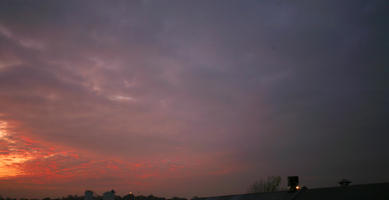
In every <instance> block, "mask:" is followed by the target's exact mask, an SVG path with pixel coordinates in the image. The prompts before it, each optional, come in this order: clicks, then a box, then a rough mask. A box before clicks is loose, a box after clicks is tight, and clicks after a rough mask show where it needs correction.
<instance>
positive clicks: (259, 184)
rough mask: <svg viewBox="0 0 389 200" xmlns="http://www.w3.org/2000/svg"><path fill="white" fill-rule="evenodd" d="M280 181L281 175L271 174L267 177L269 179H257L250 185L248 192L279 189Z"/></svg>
mask: <svg viewBox="0 0 389 200" xmlns="http://www.w3.org/2000/svg"><path fill="white" fill-rule="evenodd" d="M280 183H281V177H280V176H269V177H267V180H259V181H255V182H254V183H253V184H252V185H250V187H249V189H248V193H257V192H275V191H278V189H279V186H280Z"/></svg>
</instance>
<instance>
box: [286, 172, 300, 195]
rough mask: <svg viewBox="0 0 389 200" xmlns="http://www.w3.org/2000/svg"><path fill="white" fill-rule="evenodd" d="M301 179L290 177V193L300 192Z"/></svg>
mask: <svg viewBox="0 0 389 200" xmlns="http://www.w3.org/2000/svg"><path fill="white" fill-rule="evenodd" d="M299 189H300V187H299V177H298V176H288V190H289V192H295V191H296V190H299Z"/></svg>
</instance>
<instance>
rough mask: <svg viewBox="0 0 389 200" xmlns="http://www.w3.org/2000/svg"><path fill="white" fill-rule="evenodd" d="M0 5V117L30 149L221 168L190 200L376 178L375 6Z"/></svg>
mask: <svg viewBox="0 0 389 200" xmlns="http://www.w3.org/2000/svg"><path fill="white" fill-rule="evenodd" d="M1 4H2V6H0V42H1V45H0V52H1V54H0V58H1V61H0V97H1V99H0V108H1V113H2V114H3V115H1V116H0V117H2V118H3V119H4V120H16V121H20V122H21V123H20V129H21V130H23V129H25V130H29V133H31V134H32V135H33V136H34V137H36V138H39V139H42V140H47V141H50V142H55V143H58V144H61V145H67V146H70V147H73V148H77V149H84V150H85V151H91V152H98V153H99V154H102V155H103V154H104V155H118V156H120V157H122V158H123V159H128V158H132V159H150V160H152V159H160V158H167V159H172V160H175V162H181V163H179V164H183V165H186V166H188V168H190V167H193V166H194V165H193V163H197V162H199V163H201V165H196V166H198V168H196V169H194V171H196V170H200V171H201V170H205V169H206V168H207V167H209V166H210V165H212V166H211V167H215V168H217V169H215V170H209V171H217V170H220V169H219V168H218V166H219V167H220V166H224V167H225V165H233V167H232V168H233V169H234V170H231V172H229V174H226V175H225V176H224V178H225V179H227V178H230V179H231V180H234V181H233V183H231V184H230V185H223V186H221V185H219V186H215V185H218V183H219V182H218V181H217V180H220V182H225V180H224V179H223V178H222V177H218V179H217V180H216V181H215V182H214V183H213V182H212V183H213V184H214V185H210V187H212V188H214V190H213V191H209V190H207V189H204V190H203V191H197V192H198V193H202V194H214V193H218V191H224V189H223V188H230V189H229V190H228V191H226V192H239V191H242V190H244V189H245V188H244V187H242V186H244V185H245V184H246V185H247V184H249V183H250V182H251V181H253V180H251V179H252V177H262V176H267V175H272V174H276V175H277V174H280V175H282V176H286V175H290V174H298V175H300V176H302V177H303V180H304V176H305V177H306V178H305V180H306V183H307V184H309V185H312V186H320V185H331V184H335V182H336V181H337V179H339V178H342V176H346V177H349V178H350V179H352V180H353V179H354V180H355V181H356V182H374V181H383V180H387V179H388V178H389V174H387V173H386V174H385V171H384V169H385V168H387V167H388V164H389V163H388V162H387V161H386V160H385V159H384V158H385V157H388V152H389V150H388V148H387V147H386V146H385V141H387V140H388V139H389V138H388V136H387V134H385V133H386V132H387V131H388V125H386V122H387V121H388V117H387V116H386V113H389V107H388V103H389V102H388V100H389V96H388V95H389V94H388V89H387V86H386V85H389V83H388V79H387V77H388V75H389V74H388V73H389V71H388V70H387V65H388V63H389V60H388V57H387V56H386V54H387V53H388V48H389V46H388V45H389V40H388V38H387V35H388V32H389V30H388V26H387V25H386V22H387V21H388V20H389V16H388V14H387V12H386V10H387V8H388V3H387V2H386V1H378V0H377V1H362V0H361V1H343V2H338V1H320V2H318V1H315V2H312V1H303V0H295V1H265V2H257V1H243V2H242V1H212V2H210V1H191V2H181V1H170V2H169V4H167V3H166V2H157V1H155V2H153V1H134V2H125V1H116V2H105V1H93V3H92V2H89V1H85V2H78V1H66V2H65V1H64V2H53V1H42V2H38V3H37V2H33V1H4V2H2V3H1ZM209 157H213V158H214V159H215V160H220V163H219V164H220V165H217V164H214V163H211V162H210V161H209ZM188 163H190V164H188ZM366 163H369V165H367V164H366ZM189 166H190V167H189ZM225 170H226V171H228V170H227V169H225ZM209 173H211V172H207V173H203V174H209ZM362 173H363V174H365V175H361V174H362ZM193 174H195V173H193ZM187 177H188V178H187V179H191V178H193V177H190V175H188V176H187ZM208 179H212V177H210V178H207V177H197V178H196V180H186V179H185V180H184V178H183V179H182V180H181V181H182V183H184V182H188V183H189V182H190V183H195V182H201V181H204V180H208ZM178 182H179V181H178ZM177 184H178V185H182V184H179V183H177ZM210 184H211V182H210ZM155 188H158V187H157V186H155ZM161 188H162V186H161V187H159V189H160V190H159V191H162V189H161ZM171 188H173V187H171ZM179 188H180V189H181V190H182V191H188V188H185V187H183V186H180V187H179ZM164 189H166V188H164ZM150 190H151V189H150ZM156 190H158V189H156ZM182 194H184V192H182Z"/></svg>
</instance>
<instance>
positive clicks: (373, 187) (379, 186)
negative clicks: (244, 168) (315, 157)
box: [198, 183, 389, 200]
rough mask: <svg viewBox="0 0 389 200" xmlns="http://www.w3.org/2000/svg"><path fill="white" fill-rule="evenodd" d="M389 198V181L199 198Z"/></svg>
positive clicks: (305, 199)
mask: <svg viewBox="0 0 389 200" xmlns="http://www.w3.org/2000/svg"><path fill="white" fill-rule="evenodd" d="M322 199H323V200H324V199H325V200H338V199H339V200H349V199H350V200H351V199H352V200H358V199H361V200H362V199H368V200H388V199H389V183H375V184H365V185H352V186H347V187H330V188H316V189H305V188H304V189H301V190H299V191H296V192H288V191H280V192H265V193H252V194H242V195H227V196H217V197H201V198H198V200H322Z"/></svg>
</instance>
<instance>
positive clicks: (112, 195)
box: [103, 190, 115, 200]
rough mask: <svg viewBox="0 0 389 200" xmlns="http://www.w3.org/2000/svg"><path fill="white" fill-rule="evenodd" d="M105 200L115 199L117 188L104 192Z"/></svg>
mask: <svg viewBox="0 0 389 200" xmlns="http://www.w3.org/2000/svg"><path fill="white" fill-rule="evenodd" d="M103 200H115V190H111V191H109V192H104V194H103Z"/></svg>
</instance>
